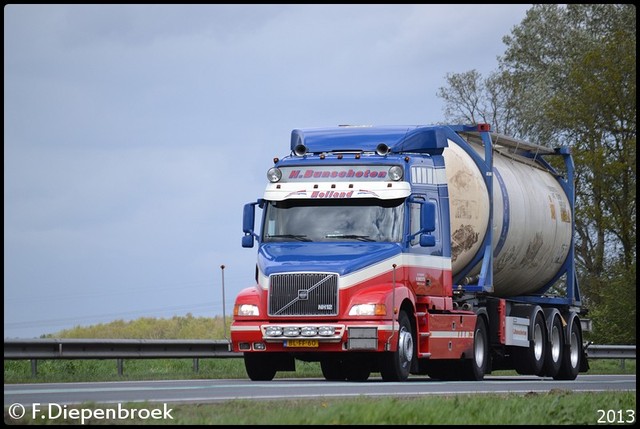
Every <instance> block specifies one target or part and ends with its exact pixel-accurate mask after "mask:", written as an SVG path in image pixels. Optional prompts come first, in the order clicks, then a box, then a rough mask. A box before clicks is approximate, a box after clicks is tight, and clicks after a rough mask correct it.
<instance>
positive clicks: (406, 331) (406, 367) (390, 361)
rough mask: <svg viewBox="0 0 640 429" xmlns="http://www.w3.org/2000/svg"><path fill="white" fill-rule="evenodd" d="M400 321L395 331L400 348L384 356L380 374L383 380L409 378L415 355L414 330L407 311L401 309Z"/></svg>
mask: <svg viewBox="0 0 640 429" xmlns="http://www.w3.org/2000/svg"><path fill="white" fill-rule="evenodd" d="M398 323H399V325H400V328H399V329H398V332H396V333H395V335H396V338H397V341H398V349H397V350H396V351H395V352H387V353H385V354H384V356H383V357H382V368H381V371H380V374H381V375H382V380H383V381H404V380H406V379H407V378H409V371H410V370H411V362H412V360H413V358H414V356H415V353H414V341H413V331H412V330H411V322H410V321H409V316H407V313H405V312H404V311H400V314H399V315H398Z"/></svg>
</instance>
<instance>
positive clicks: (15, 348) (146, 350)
mask: <svg viewBox="0 0 640 429" xmlns="http://www.w3.org/2000/svg"><path fill="white" fill-rule="evenodd" d="M585 350H586V353H587V357H588V358H591V359H621V360H624V359H635V358H636V346H635V345H630V346H629V345H595V344H590V343H587V344H585ZM240 357H242V353H239V352H233V351H231V344H230V343H229V341H227V340H131V339H76V338H64V339H55V338H39V339H13V340H9V339H5V340H4V359H5V360H27V359H28V360H31V373H32V375H34V376H35V375H36V374H37V361H38V359H116V361H117V365H118V374H119V375H122V372H123V360H124V359H177V358H192V359H193V360H194V361H193V368H194V370H195V371H198V366H199V363H198V359H201V358H216V359H218V358H240Z"/></svg>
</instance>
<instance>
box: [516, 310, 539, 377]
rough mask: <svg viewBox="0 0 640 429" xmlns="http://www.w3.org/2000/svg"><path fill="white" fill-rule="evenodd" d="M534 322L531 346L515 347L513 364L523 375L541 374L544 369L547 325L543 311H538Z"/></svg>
mask: <svg viewBox="0 0 640 429" xmlns="http://www.w3.org/2000/svg"><path fill="white" fill-rule="evenodd" d="M532 323H533V325H532V327H531V329H532V336H533V339H532V340H530V341H529V347H513V359H514V362H513V364H514V367H515V369H516V371H517V372H518V374H522V375H540V374H542V370H543V369H544V359H545V355H546V349H547V327H546V326H545V323H544V316H543V314H542V312H541V311H538V312H537V313H536V317H535V318H534V320H533V322H532Z"/></svg>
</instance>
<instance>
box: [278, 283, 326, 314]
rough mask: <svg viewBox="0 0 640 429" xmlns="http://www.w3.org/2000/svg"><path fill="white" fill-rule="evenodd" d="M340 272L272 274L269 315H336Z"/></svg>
mask: <svg viewBox="0 0 640 429" xmlns="http://www.w3.org/2000/svg"><path fill="white" fill-rule="evenodd" d="M337 311H338V275H337V274H327V273H291V274H274V275H272V276H271V280H270V288H269V315H270V316H335V315H337Z"/></svg>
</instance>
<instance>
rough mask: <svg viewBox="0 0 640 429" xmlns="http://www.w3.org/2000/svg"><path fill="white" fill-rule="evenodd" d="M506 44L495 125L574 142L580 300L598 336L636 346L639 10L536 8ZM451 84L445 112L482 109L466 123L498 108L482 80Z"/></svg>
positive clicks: (534, 138)
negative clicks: (485, 109) (588, 308)
mask: <svg viewBox="0 0 640 429" xmlns="http://www.w3.org/2000/svg"><path fill="white" fill-rule="evenodd" d="M503 41H504V43H505V45H506V46H507V48H506V51H505V54H504V56H502V57H501V58H500V59H499V72H496V73H494V74H492V76H500V80H497V81H496V82H497V83H496V84H497V85H498V86H499V87H500V88H499V90H498V91H497V92H498V93H500V94H503V95H504V96H505V99H503V100H501V101H500V103H502V105H501V106H500V107H499V106H497V105H496V106H494V107H491V110H492V111H493V112H496V113H497V114H496V118H497V119H496V120H495V123H496V124H501V125H500V126H501V127H504V128H505V129H509V130H510V131H511V132H510V134H512V135H514V136H516V137H519V138H522V139H525V140H529V141H531V142H533V143H537V144H541V145H554V146H557V145H559V144H563V145H569V146H571V148H572V151H573V154H574V160H575V162H576V213H575V222H576V234H577V237H576V257H577V260H578V270H579V278H580V282H581V285H582V290H583V298H584V299H585V301H586V302H587V304H589V305H590V306H593V308H594V311H593V312H592V314H593V315H594V326H595V335H594V336H593V339H594V341H598V342H603V343H605V342H609V341H610V339H611V338H613V337H616V338H619V341H623V339H624V342H625V343H629V344H633V343H635V323H630V322H631V321H632V320H633V321H635V265H636V261H637V259H636V245H635V243H636V228H635V225H636V192H635V189H636V167H635V163H636V150H635V148H636V85H635V76H636V12H635V6H633V5H615V4H614V5H611V4H570V5H566V6H560V5H534V6H533V7H532V8H531V9H530V10H529V11H528V12H527V14H526V17H525V19H524V20H523V21H522V23H521V24H520V25H518V26H516V27H515V28H514V29H513V31H512V33H511V34H510V35H508V36H505V37H504V39H503ZM447 81H448V83H449V85H450V87H449V88H441V89H440V91H439V92H438V95H439V96H440V97H442V98H443V99H444V100H445V103H446V106H447V108H446V109H445V114H447V115H450V114H451V113H453V112H454V111H455V109H456V108H455V107H454V106H452V104H451V103H457V102H459V99H460V98H464V97H465V96H468V99H467V100H469V101H471V102H467V103H466V104H465V103H460V106H462V109H463V111H464V109H466V111H471V110H470V107H473V108H474V109H475V110H474V111H473V113H474V114H473V115H472V116H471V117H469V118H467V120H472V122H475V121H474V119H478V118H481V119H483V120H484V119H485V118H486V117H488V114H489V112H484V113H479V112H478V110H481V108H482V106H492V104H491V103H492V101H491V96H490V94H488V93H487V92H486V91H485V87H486V84H485V87H483V86H482V85H478V84H477V83H478V82H480V83H482V82H483V80H482V77H481V76H480V75H479V74H477V73H472V72H469V75H466V74H462V75H448V76H447ZM467 81H474V82H476V85H475V86H474V87H471V88H472V89H473V91H472V92H471V93H470V94H468V95H467V93H466V92H465V91H464V90H463V89H462V88H460V87H459V86H461V85H464V84H465V82H467ZM456 96H457V98H456ZM483 103H484V104H483ZM487 103H488V104H487ZM458 108H460V107H458ZM507 114H508V116H505V115H507ZM456 119H457V118H456ZM490 123H491V122H490ZM503 132H504V131H503ZM552 142H553V143H552ZM631 272H632V273H633V278H632V277H630V274H629V273H631ZM630 291H631V292H632V293H630ZM622 296H624V297H627V298H633V299H625V300H621V299H620V297H622ZM595 316H597V318H596V317H595ZM612 330H614V331H615V336H614V335H612Z"/></svg>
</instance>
